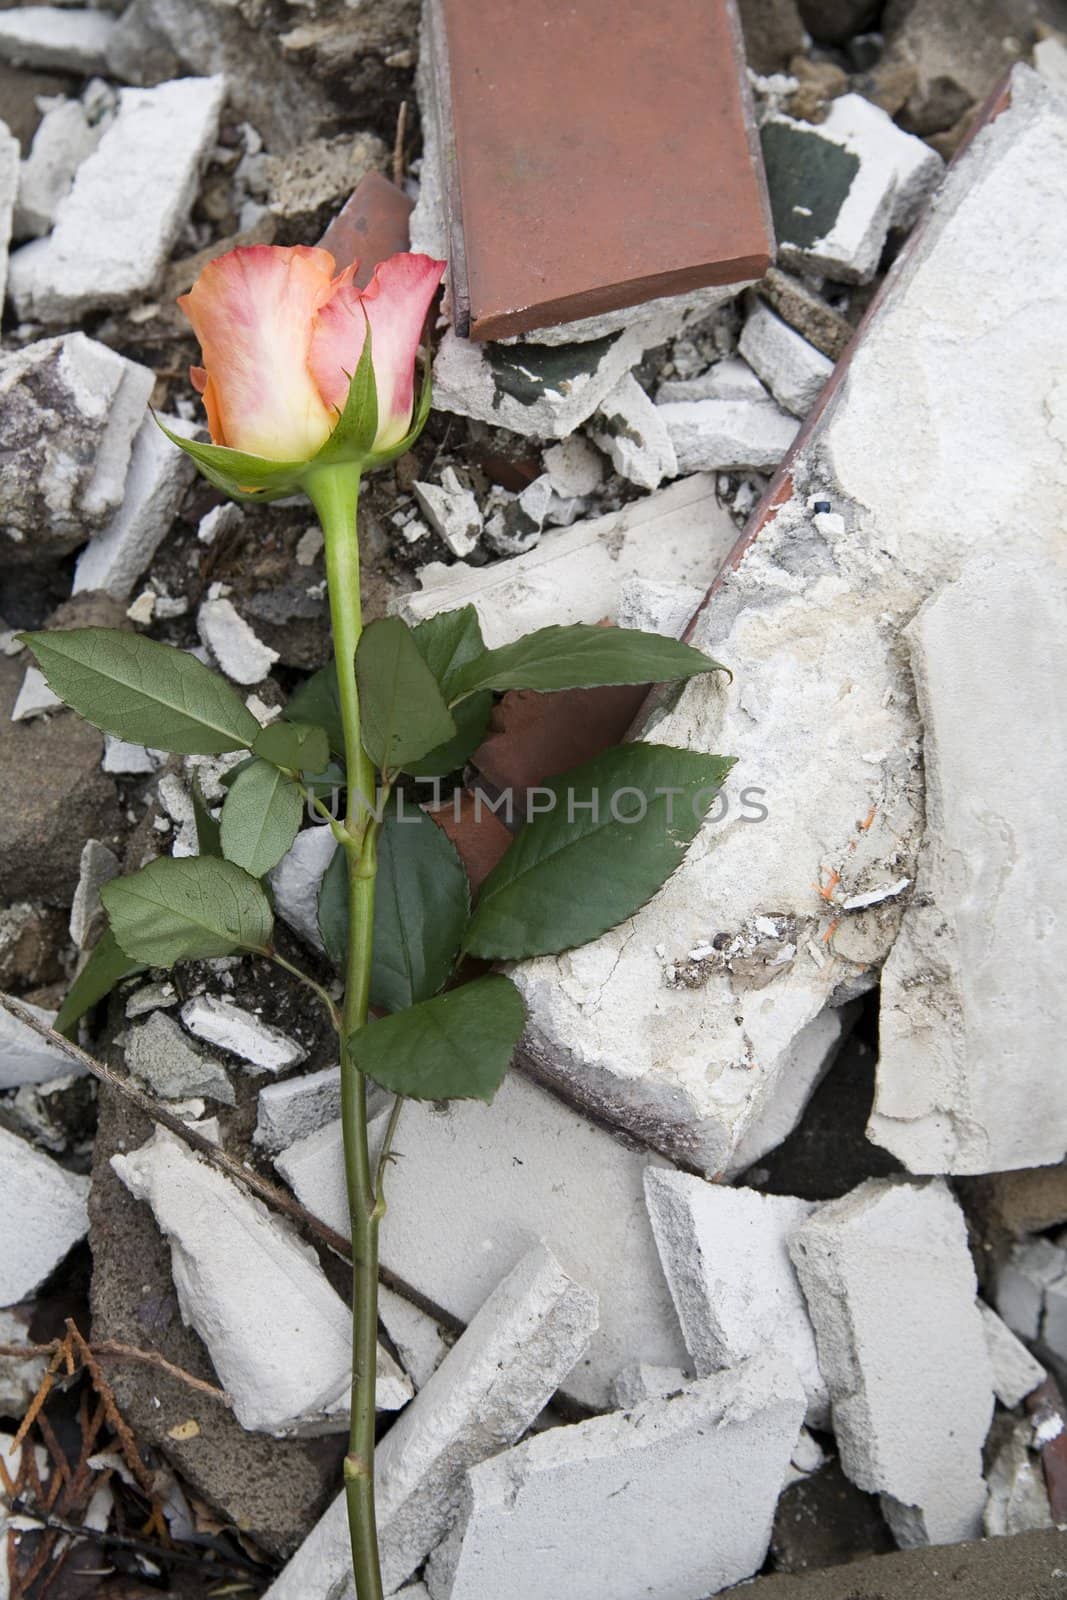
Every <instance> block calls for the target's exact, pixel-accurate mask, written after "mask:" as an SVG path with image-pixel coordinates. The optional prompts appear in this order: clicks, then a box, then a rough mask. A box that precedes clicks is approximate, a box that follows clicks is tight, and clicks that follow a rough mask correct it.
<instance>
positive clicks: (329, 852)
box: [270, 826, 337, 950]
mask: <svg viewBox="0 0 1067 1600" xmlns="http://www.w3.org/2000/svg"><path fill="white" fill-rule="evenodd" d="M336 849H337V840H336V838H335V837H334V835H333V834H332V833H331V831H330V829H329V828H327V827H321V828H320V827H317V826H315V827H310V828H305V829H304V830H303V831H302V832H301V833H298V834H297V836H296V838H295V839H294V840H293V843H292V846H291V847H290V849H289V850H287V851H286V853H285V855H284V856H282V859H281V860H280V861H279V862H278V865H277V866H276V867H275V868H274V870H273V872H271V874H270V886H271V889H272V891H273V894H274V905H275V909H276V910H277V913H278V915H279V916H280V917H281V918H282V920H283V921H285V922H287V923H288V924H289V926H290V927H291V928H292V930H293V932H294V933H298V934H299V935H300V937H301V938H302V939H306V940H307V942H308V944H310V945H312V946H314V948H315V949H316V950H321V949H322V947H323V946H322V935H321V934H320V933H319V918H318V897H319V887H320V885H321V883H322V878H323V874H324V872H325V871H326V868H327V867H328V866H329V864H330V862H331V861H332V860H333V853H334V851H335V850H336Z"/></svg>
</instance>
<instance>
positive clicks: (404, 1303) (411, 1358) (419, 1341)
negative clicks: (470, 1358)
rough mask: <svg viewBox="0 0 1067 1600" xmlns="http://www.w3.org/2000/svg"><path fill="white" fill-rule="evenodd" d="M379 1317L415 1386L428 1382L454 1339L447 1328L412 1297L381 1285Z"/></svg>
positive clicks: (379, 1288)
mask: <svg viewBox="0 0 1067 1600" xmlns="http://www.w3.org/2000/svg"><path fill="white" fill-rule="evenodd" d="M378 1320H379V1322H380V1323H381V1325H382V1327H383V1328H384V1329H385V1331H386V1333H387V1334H388V1335H389V1338H390V1339H391V1340H392V1342H393V1348H394V1349H395V1350H396V1353H397V1355H398V1356H399V1357H400V1364H401V1366H402V1367H403V1368H404V1371H405V1372H406V1373H407V1375H408V1377H409V1378H410V1379H411V1381H412V1383H413V1384H414V1385H415V1387H416V1389H421V1388H423V1386H424V1385H425V1384H426V1383H428V1382H429V1380H430V1378H432V1377H433V1375H434V1373H435V1372H436V1371H437V1369H438V1367H439V1366H440V1365H441V1362H442V1361H443V1360H444V1358H445V1356H446V1355H447V1354H448V1352H449V1350H450V1349H451V1348H452V1346H453V1344H454V1343H455V1339H454V1338H453V1339H448V1338H446V1337H445V1330H444V1329H443V1328H442V1327H441V1325H440V1323H439V1322H438V1321H437V1320H436V1318H434V1317H431V1316H430V1314H429V1313H428V1312H426V1311H423V1310H422V1309H421V1307H419V1306H417V1305H415V1304H414V1303H413V1302H412V1301H411V1300H407V1299H405V1298H404V1296H403V1295H402V1294H397V1293H396V1291H395V1290H394V1289H390V1288H387V1286H386V1285H385V1284H384V1283H380V1284H379V1285H378Z"/></svg>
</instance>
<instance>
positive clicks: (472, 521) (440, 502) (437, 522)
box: [412, 467, 482, 561]
mask: <svg viewBox="0 0 1067 1600" xmlns="http://www.w3.org/2000/svg"><path fill="white" fill-rule="evenodd" d="M412 488H413V489H414V490H415V498H416V500H417V501H418V502H419V505H420V506H421V507H422V509H423V512H424V513H425V516H426V520H427V522H428V523H429V524H430V527H431V528H433V529H434V531H435V532H436V533H438V534H439V535H440V536H441V538H442V539H443V540H444V542H445V544H447V546H448V548H449V549H450V550H451V552H452V554H453V555H454V556H458V558H459V559H460V560H461V561H462V560H464V559H465V558H466V557H467V556H469V555H470V553H471V551H472V550H473V549H474V548H475V546H476V545H477V543H478V541H479V539H480V538H481V536H482V513H481V511H480V509H479V506H478V502H477V500H476V499H475V498H474V495H473V493H472V492H471V490H470V489H468V488H466V487H465V486H464V485H463V484H462V483H461V482H460V481H459V478H458V477H457V476H456V470H455V468H454V467H446V468H445V470H444V471H443V472H442V474H441V482H440V483H415V484H412Z"/></svg>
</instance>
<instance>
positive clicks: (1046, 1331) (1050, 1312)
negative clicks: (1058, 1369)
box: [1041, 1234, 1067, 1363]
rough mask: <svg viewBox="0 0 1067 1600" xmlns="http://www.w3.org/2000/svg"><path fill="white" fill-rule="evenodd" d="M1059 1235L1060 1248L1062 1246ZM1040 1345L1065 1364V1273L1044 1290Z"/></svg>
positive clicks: (1061, 1239) (1066, 1280)
mask: <svg viewBox="0 0 1067 1600" xmlns="http://www.w3.org/2000/svg"><path fill="white" fill-rule="evenodd" d="M1063 1237H1064V1236H1063V1235H1062V1234H1061V1235H1060V1246H1061V1248H1062V1246H1063ZM1041 1339H1042V1343H1043V1344H1044V1345H1045V1347H1046V1348H1047V1349H1048V1350H1049V1352H1050V1353H1051V1355H1052V1356H1053V1357H1054V1358H1055V1359H1056V1360H1057V1361H1060V1362H1063V1363H1067V1271H1065V1272H1062V1273H1061V1274H1060V1276H1059V1277H1058V1278H1054V1279H1053V1280H1052V1282H1051V1283H1050V1284H1049V1285H1048V1287H1047V1288H1046V1290H1045V1320H1044V1322H1043V1323H1042V1325H1041Z"/></svg>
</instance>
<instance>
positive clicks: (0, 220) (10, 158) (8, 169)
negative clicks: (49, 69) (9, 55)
mask: <svg viewBox="0 0 1067 1600" xmlns="http://www.w3.org/2000/svg"><path fill="white" fill-rule="evenodd" d="M0 22H2V19H0ZM18 183H19V142H18V140H17V139H16V138H15V136H14V134H13V133H12V132H11V129H10V128H9V127H8V125H7V123H6V122H0V311H3V309H4V297H5V295H6V293H7V254H8V244H9V242H10V239H11V229H12V222H13V219H14V212H15V197H16V195H17V193H18Z"/></svg>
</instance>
